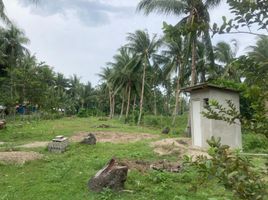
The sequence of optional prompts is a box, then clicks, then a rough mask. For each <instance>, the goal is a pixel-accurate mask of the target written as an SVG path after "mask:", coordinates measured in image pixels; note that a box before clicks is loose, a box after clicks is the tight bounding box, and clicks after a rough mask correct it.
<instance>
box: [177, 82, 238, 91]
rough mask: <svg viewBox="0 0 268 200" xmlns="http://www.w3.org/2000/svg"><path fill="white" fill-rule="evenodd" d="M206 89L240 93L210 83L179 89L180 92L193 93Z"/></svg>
mask: <svg viewBox="0 0 268 200" xmlns="http://www.w3.org/2000/svg"><path fill="white" fill-rule="evenodd" d="M206 88H213V89H218V90H226V91H229V92H237V93H238V92H240V91H239V90H235V89H232V88H227V87H223V86H218V85H214V84H210V83H201V84H197V85H194V86H190V87H184V88H182V89H181V91H183V92H189V93H191V92H193V91H196V90H201V89H206Z"/></svg>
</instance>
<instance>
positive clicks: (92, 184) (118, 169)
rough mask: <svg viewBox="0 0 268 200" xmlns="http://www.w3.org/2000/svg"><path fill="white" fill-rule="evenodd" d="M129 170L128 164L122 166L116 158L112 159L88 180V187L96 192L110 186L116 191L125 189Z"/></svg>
mask: <svg viewBox="0 0 268 200" xmlns="http://www.w3.org/2000/svg"><path fill="white" fill-rule="evenodd" d="M127 172H128V167H127V166H120V165H118V163H117V162H116V161H115V159H111V160H110V161H109V163H108V164H107V165H106V166H105V167H104V168H103V169H101V170H100V171H99V172H98V173H97V174H96V175H95V176H94V177H93V178H91V179H90V180H89V181H88V187H89V189H90V190H92V191H95V192H100V191H102V190H103V189H104V188H110V189H112V190H114V191H120V190H123V189H124V183H125V181H126V180H127Z"/></svg>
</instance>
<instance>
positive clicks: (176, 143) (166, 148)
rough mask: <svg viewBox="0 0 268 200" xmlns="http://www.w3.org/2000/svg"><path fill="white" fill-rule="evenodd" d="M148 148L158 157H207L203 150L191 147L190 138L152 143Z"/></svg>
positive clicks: (169, 139)
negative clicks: (152, 149)
mask: <svg viewBox="0 0 268 200" xmlns="http://www.w3.org/2000/svg"><path fill="white" fill-rule="evenodd" d="M150 146H151V147H153V148H154V152H155V153H157V154H159V155H172V154H173V155H174V154H176V155H179V156H183V155H188V156H193V158H195V157H196V156H198V155H204V156H208V154H207V153H206V151H205V150H204V149H200V148H196V147H193V146H192V141H191V139H190V138H168V139H163V140H159V141H156V142H152V143H151V144H150Z"/></svg>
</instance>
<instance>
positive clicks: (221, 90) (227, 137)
mask: <svg viewBox="0 0 268 200" xmlns="http://www.w3.org/2000/svg"><path fill="white" fill-rule="evenodd" d="M182 91H184V92H189V93H190V112H191V135H192V143H193V146H197V147H208V144H207V142H206V141H207V140H208V139H210V138H211V137H212V136H214V137H216V138H217V137H220V138H221V144H225V145H229V146H230V147H231V148H242V138H241V126H240V125H239V124H232V125H230V124H228V123H227V122H225V121H222V120H214V119H208V118H206V117H204V116H203V115H202V113H201V112H202V111H204V107H205V106H206V105H208V102H209V100H210V99H214V100H217V101H218V102H219V103H220V104H221V105H223V106H227V103H226V100H231V101H232V102H233V103H234V105H235V106H236V107H237V109H238V110H239V107H240V104H239V92H238V91H236V90H233V89H229V88H225V87H220V86H217V85H212V84H208V83H203V84H198V85H195V86H192V87H187V88H183V89H182Z"/></svg>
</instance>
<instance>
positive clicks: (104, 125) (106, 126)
mask: <svg viewBox="0 0 268 200" xmlns="http://www.w3.org/2000/svg"><path fill="white" fill-rule="evenodd" d="M94 128H114V127H113V126H111V125H108V124H100V125H98V126H94Z"/></svg>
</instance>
